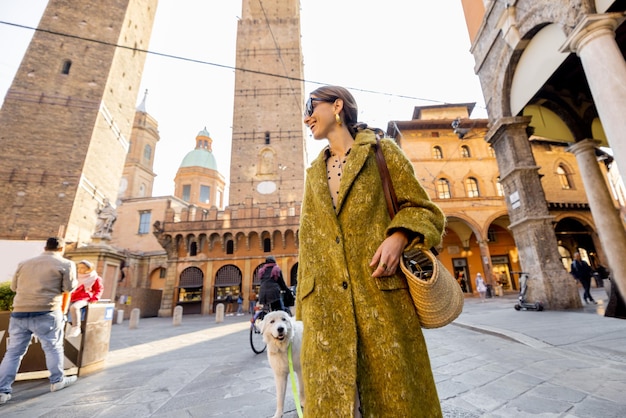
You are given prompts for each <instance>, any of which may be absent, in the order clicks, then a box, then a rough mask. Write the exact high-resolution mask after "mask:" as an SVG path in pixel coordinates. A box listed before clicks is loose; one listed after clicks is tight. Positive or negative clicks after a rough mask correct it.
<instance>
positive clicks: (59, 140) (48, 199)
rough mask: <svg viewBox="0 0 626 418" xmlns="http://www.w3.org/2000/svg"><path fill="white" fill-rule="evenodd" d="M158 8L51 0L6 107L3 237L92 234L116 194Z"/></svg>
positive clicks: (0, 122) (0, 166) (131, 0)
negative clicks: (98, 213)
mask: <svg viewBox="0 0 626 418" xmlns="http://www.w3.org/2000/svg"><path fill="white" fill-rule="evenodd" d="M156 7H157V0H115V1H107V2H98V1H96V2H94V1H91V0H75V1H72V2H68V1H65V0H50V1H49V2H48V5H47V8H46V10H45V12H44V14H43V17H42V19H41V21H40V22H39V25H38V29H37V31H36V32H35V34H34V35H33V38H32V41H31V43H30V45H29V47H28V49H27V51H26V54H25V55H24V58H23V60H22V63H21V65H20V67H19V69H18V72H17V74H16V76H15V79H14V80H13V83H12V85H11V87H10V89H9V90H8V92H7V95H6V97H5V100H4V104H3V106H2V109H1V110H0V149H1V150H2V158H1V161H0V240H25V239H29V240H40V239H44V238H45V237H48V236H51V235H57V234H59V235H62V236H65V238H66V240H68V241H74V242H77V243H84V242H89V241H90V240H91V236H92V234H93V232H94V227H95V224H96V209H98V207H99V206H101V205H102V203H103V202H104V201H105V199H106V200H108V201H110V202H111V203H114V202H115V201H116V197H117V192H118V187H119V184H120V178H121V176H122V170H123V168H124V162H125V159H126V155H127V152H128V147H129V142H128V141H129V139H130V135H131V129H132V127H133V119H134V116H135V106H136V102H137V96H138V93H139V92H138V89H139V85H140V81H141V75H142V71H143V67H144V63H145V58H146V54H145V53H143V52H141V50H147V49H148V43H149V40H150V34H151V31H152V25H153V22H154V15H155V12H156Z"/></svg>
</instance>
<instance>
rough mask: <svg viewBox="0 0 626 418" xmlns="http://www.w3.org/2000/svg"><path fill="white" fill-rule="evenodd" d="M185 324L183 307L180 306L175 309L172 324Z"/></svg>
mask: <svg viewBox="0 0 626 418" xmlns="http://www.w3.org/2000/svg"><path fill="white" fill-rule="evenodd" d="M182 322H183V307H182V306H180V305H178V306H177V307H175V308H174V317H173V319H172V324H173V325H174V326H177V325H180V324H181V323H182Z"/></svg>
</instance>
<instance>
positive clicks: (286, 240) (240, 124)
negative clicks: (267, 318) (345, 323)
mask: <svg viewBox="0 0 626 418" xmlns="http://www.w3.org/2000/svg"><path fill="white" fill-rule="evenodd" d="M236 68H237V69H236V71H235V90H234V111H233V133H232V138H231V147H232V152H231V161H230V186H229V202H228V206H227V207H225V208H224V209H223V210H222V208H221V207H220V206H219V205H215V204H211V202H210V201H209V203H208V204H204V203H203V202H198V201H197V200H196V196H197V194H195V193H198V192H200V193H201V191H200V187H201V185H200V184H199V183H194V181H195V180H194V179H195V178H197V177H195V175H197V174H198V164H197V163H196V162H194V163H189V164H191V165H190V166H188V167H182V166H181V168H180V170H179V172H178V174H177V178H176V192H175V194H176V196H177V197H179V198H181V199H182V200H184V201H189V202H190V203H192V205H190V206H189V208H188V209H184V210H183V211H182V213H181V215H180V222H175V221H174V216H175V214H174V211H170V212H168V214H167V216H166V217H165V218H164V219H163V220H162V222H161V223H160V227H159V228H158V229H157V230H155V234H156V236H157V237H158V239H159V242H160V243H161V245H162V246H163V248H165V250H166V251H167V259H168V267H167V274H166V280H165V286H164V289H163V299H162V303H161V309H160V311H159V315H162V316H169V315H172V311H173V308H174V307H175V306H176V305H181V306H183V312H184V313H202V314H206V313H210V312H213V311H214V309H215V305H216V304H217V303H220V302H224V301H225V299H226V295H228V294H229V293H230V294H232V295H233V296H234V300H236V299H237V296H238V295H239V294H241V295H242V296H243V298H244V300H245V306H246V307H247V306H248V303H249V300H250V298H254V295H255V294H257V293H258V287H259V283H258V281H257V279H256V274H255V273H256V271H257V269H258V268H259V267H260V266H261V265H262V264H263V263H264V262H265V258H266V257H267V256H269V255H273V256H274V257H275V258H276V260H277V262H278V265H279V266H280V267H281V268H282V270H283V274H284V276H285V281H286V282H287V284H290V285H295V281H296V274H297V265H298V249H297V247H298V244H297V241H298V240H297V230H298V225H299V221H300V217H299V215H300V204H301V200H302V193H303V190H304V161H305V158H304V157H305V145H304V144H305V138H306V136H305V127H304V124H303V123H302V106H303V103H304V83H303V82H302V80H303V75H304V73H303V59H302V48H301V45H300V2H299V1H298V0H287V1H286V0H270V1H264V2H263V3H260V2H256V1H250V0H243V2H242V14H241V19H240V20H239V22H238V28H237V53H236ZM206 136H208V133H207V135H206ZM200 140H201V139H200V137H199V138H198V141H200ZM203 140H204V139H202V141H203ZM196 150H197V148H196ZM195 152H196V151H194V153H195ZM193 158H195V157H193ZM190 159H192V158H191V157H190ZM194 161H195V160H194ZM186 164H187V162H185V165H186ZM209 171H210V170H209ZM209 171H207V173H208V172H209ZM213 172H216V170H213ZM185 185H188V186H189V187H188V189H187V190H189V195H187V194H186V192H185V188H184V186H185ZM187 197H188V198H189V200H187ZM199 200H202V199H199Z"/></svg>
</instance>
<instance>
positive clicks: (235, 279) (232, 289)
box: [213, 264, 242, 312]
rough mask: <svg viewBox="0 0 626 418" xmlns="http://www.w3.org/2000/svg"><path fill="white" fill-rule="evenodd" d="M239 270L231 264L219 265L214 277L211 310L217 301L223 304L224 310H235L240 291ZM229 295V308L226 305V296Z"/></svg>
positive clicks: (240, 275)
mask: <svg viewBox="0 0 626 418" xmlns="http://www.w3.org/2000/svg"><path fill="white" fill-rule="evenodd" d="M241 278H242V274H241V270H239V268H238V267H237V266H234V265H232V264H229V265H226V266H223V267H221V268H220V269H219V270H218V271H217V274H216V277H215V289H214V293H213V312H215V307H216V306H217V304H218V303H223V304H224V308H225V309H224V311H225V312H236V311H237V298H238V297H239V293H241ZM228 295H230V300H231V302H230V309H229V306H227V298H228Z"/></svg>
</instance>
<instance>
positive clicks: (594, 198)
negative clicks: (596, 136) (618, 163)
mask: <svg viewBox="0 0 626 418" xmlns="http://www.w3.org/2000/svg"><path fill="white" fill-rule="evenodd" d="M596 145H597V141H594V140H590V139H585V140H582V141H579V142H577V143H575V144H574V145H572V146H571V147H569V149H568V150H569V151H570V152H571V153H573V154H574V155H575V156H576V161H577V162H578V168H579V170H580V176H581V177H582V179H583V183H584V186H585V192H586V193H587V199H588V200H589V207H590V208H591V214H592V215H593V220H594V222H595V224H596V230H597V232H598V237H599V239H600V244H602V249H603V250H604V254H605V255H606V258H607V261H608V263H609V268H610V270H611V277H612V278H613V283H615V285H616V286H617V288H618V289H619V291H620V293H621V294H622V295H624V294H626V263H624V261H623V260H624V254H626V230H624V224H623V223H622V220H621V218H620V213H619V210H618V209H617V208H616V207H615V202H614V201H613V198H612V197H611V193H610V192H609V189H608V188H607V185H606V180H605V178H604V176H603V175H602V170H600V166H599V165H598V160H597V158H596V153H595V147H596Z"/></svg>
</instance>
